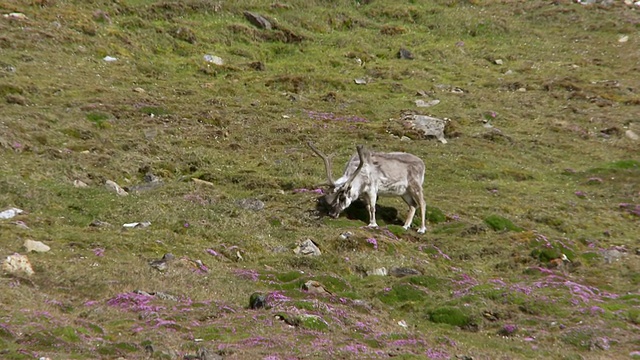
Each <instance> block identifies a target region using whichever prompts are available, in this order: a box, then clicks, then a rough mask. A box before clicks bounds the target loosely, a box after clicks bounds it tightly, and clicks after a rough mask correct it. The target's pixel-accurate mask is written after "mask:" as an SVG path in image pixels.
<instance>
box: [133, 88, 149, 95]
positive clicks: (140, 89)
mask: <svg viewBox="0 0 640 360" xmlns="http://www.w3.org/2000/svg"><path fill="white" fill-rule="evenodd" d="M132 90H133V92H137V93H139V94H144V93H145V92H146V91H145V90H144V89H143V88H141V87H135V88H133V89H132Z"/></svg>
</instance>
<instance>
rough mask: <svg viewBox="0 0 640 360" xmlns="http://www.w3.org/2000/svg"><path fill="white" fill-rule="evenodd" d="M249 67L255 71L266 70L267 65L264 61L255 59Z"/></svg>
mask: <svg viewBox="0 0 640 360" xmlns="http://www.w3.org/2000/svg"><path fill="white" fill-rule="evenodd" d="M249 68H251V69H253V70H255V71H265V70H266V69H267V67H266V66H265V65H264V63H263V62H262V61H254V62H252V63H250V64H249Z"/></svg>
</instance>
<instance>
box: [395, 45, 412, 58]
mask: <svg viewBox="0 0 640 360" xmlns="http://www.w3.org/2000/svg"><path fill="white" fill-rule="evenodd" d="M398 59H404V60H413V54H412V53H411V51H409V50H407V49H405V48H402V49H400V50H398Z"/></svg>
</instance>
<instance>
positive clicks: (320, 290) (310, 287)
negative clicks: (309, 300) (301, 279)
mask: <svg viewBox="0 0 640 360" xmlns="http://www.w3.org/2000/svg"><path fill="white" fill-rule="evenodd" d="M302 288H303V289H304V290H306V291H308V292H309V293H311V294H321V295H333V294H331V292H330V291H329V290H327V289H325V287H324V285H322V284H321V283H319V282H318V281H315V280H309V281H307V282H306V283H304V285H302Z"/></svg>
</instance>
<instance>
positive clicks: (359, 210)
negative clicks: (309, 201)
mask: <svg viewBox="0 0 640 360" xmlns="http://www.w3.org/2000/svg"><path fill="white" fill-rule="evenodd" d="M328 209H329V207H328V205H327V203H326V202H325V201H324V197H322V196H321V197H319V198H318V201H317V205H316V210H317V211H318V213H319V214H320V216H328V214H329V211H328ZM341 216H346V217H347V219H349V220H358V221H362V222H363V223H365V224H368V223H369V210H368V209H367V203H366V202H364V201H363V200H360V199H358V200H355V201H354V202H352V203H351V205H350V206H349V207H348V208H347V209H345V210H344V211H343V212H342V214H341ZM376 219H378V220H381V221H383V222H384V223H385V224H389V225H402V224H404V223H403V222H402V220H401V219H400V218H398V210H397V209H396V208H394V207H391V206H381V205H379V204H376Z"/></svg>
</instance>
